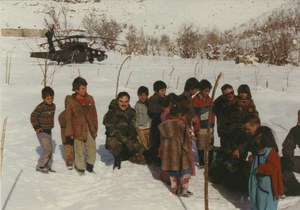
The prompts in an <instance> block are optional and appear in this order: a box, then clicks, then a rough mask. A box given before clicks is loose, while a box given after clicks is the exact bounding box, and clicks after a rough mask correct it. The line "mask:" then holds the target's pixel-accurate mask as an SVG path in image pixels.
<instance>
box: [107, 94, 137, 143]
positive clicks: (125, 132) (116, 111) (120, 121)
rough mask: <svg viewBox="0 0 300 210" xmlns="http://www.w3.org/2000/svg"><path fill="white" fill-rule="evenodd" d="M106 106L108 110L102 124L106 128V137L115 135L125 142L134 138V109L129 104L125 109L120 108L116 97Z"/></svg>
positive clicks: (135, 134)
mask: <svg viewBox="0 0 300 210" xmlns="http://www.w3.org/2000/svg"><path fill="white" fill-rule="evenodd" d="M108 108H109V110H108V112H107V113H106V114H105V115H104V117H103V125H104V126H105V128H106V132H105V135H106V136H107V137H116V138H117V139H118V140H119V141H121V142H123V143H125V144H127V143H128V141H129V140H131V139H136V138H137V133H136V130H135V124H136V112H135V110H134V109H133V108H131V106H130V105H129V107H128V108H127V109H126V110H125V111H123V110H121V109H120V108H119V105H118V104H117V100H116V99H114V100H112V101H111V102H110V104H109V107H108Z"/></svg>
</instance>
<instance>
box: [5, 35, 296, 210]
mask: <svg viewBox="0 0 300 210" xmlns="http://www.w3.org/2000/svg"><path fill="white" fill-rule="evenodd" d="M0 41H1V126H2V123H3V120H4V118H5V117H6V116H8V124H7V130H6V139H5V147H4V160H3V174H2V185H1V200H2V208H3V209H7V210H9V209H78V210H79V209H185V208H186V209H204V201H203V192H204V190H203V186H204V185H203V181H204V180H203V179H204V176H203V172H204V171H203V170H197V172H196V173H197V176H196V177H193V178H192V179H191V182H190V190H191V191H192V192H194V196H193V197H190V198H178V197H175V196H173V195H172V194H171V193H170V191H169V188H168V186H166V185H164V183H162V182H161V181H160V180H159V169H158V168H156V167H154V166H153V165H150V166H140V165H134V164H131V163H129V162H128V161H126V162H123V164H122V169H121V170H115V171H113V170H112V164H113V157H112V155H110V154H109V153H108V151H107V150H106V149H105V148H104V144H105V135H104V131H105V129H104V126H102V125H101V121H102V117H103V115H104V114H105V112H106V111H107V108H108V104H109V103H110V101H111V100H112V99H113V98H114V94H115V84H116V76H117V72H118V69H119V67H120V65H121V63H122V62H123V60H124V59H125V57H121V56H120V55H119V54H117V53H113V52H111V53H108V56H109V58H108V59H107V60H105V61H104V62H101V63H94V64H89V63H85V64H72V65H65V66H63V67H62V68H61V69H60V70H58V72H56V74H55V77H54V80H53V85H52V87H53V89H54V90H55V101H54V102H55V104H56V105H57V110H56V115H55V119H56V121H55V127H54V129H53V145H54V151H53V153H54V154H53V158H54V163H53V168H55V169H56V170H57V173H56V174H48V175H45V174H41V173H38V172H36V171H35V165H36V162H37V159H38V157H39V153H40V151H41V148H40V146H39V144H38V142H37V139H36V136H35V132H34V131H33V129H32V127H31V124H30V121H29V118H30V113H31V112H32V111H33V109H34V108H35V106H36V105H37V104H38V103H40V102H41V97H40V91H41V89H42V86H41V85H40V84H41V81H42V73H41V70H40V67H39V65H38V63H37V61H36V59H34V58H29V53H28V52H29V49H28V46H27V45H26V44H29V46H31V45H35V40H34V39H18V38H3V37H2V38H1V39H0ZM13 47H15V49H14V51H13V52H12V64H11V77H10V84H5V82H4V81H5V69H4V67H5V62H6V55H7V54H8V53H9V51H11V50H12V49H13ZM16 49H18V50H16ZM197 62H200V66H202V72H201V71H200V73H199V78H200V79H202V78H206V79H208V80H210V81H211V82H212V83H213V82H214V78H215V76H216V75H218V73H219V72H223V74H224V76H223V77H222V79H221V82H220V87H221V86H222V85H223V84H225V83H230V84H232V85H233V87H234V88H235V90H236V89H237V87H238V86H239V85H240V84H243V83H246V84H248V85H249V86H250V87H251V91H252V95H253V98H254V101H255V103H256V105H257V109H258V111H259V113H260V117H261V119H262V122H263V124H264V125H268V126H270V127H271V128H272V129H273V130H274V131H275V132H276V134H277V141H278V145H279V147H280V148H281V143H282V141H283V140H284V138H285V136H286V135H287V132H288V130H289V129H290V128H291V127H292V126H294V125H295V123H296V112H297V110H298V109H299V108H300V107H299V103H300V97H299V94H298V93H299V91H300V87H299V85H298V84H299V77H300V69H299V68H296V67H294V68H293V69H292V66H286V67H274V66H267V65H261V66H260V67H251V66H247V67H246V66H239V65H235V64H234V63H233V62H225V61H223V62H208V61H206V60H204V61H203V63H202V61H197V60H191V59H189V60H187V59H179V58H172V57H151V56H149V57H142V56H138V57H133V58H132V59H131V60H130V61H128V62H126V63H125V64H124V66H123V70H122V72H121V78H120V88H119V90H120V91H123V90H124V91H128V92H129V93H130V95H131V96H132V99H131V105H132V106H133V105H134V104H135V102H136V101H137V95H136V90H137V88H138V87H139V86H140V85H145V86H147V87H148V88H149V89H150V90H151V89H152V88H151V87H152V84H153V82H154V81H156V80H159V79H163V80H164V81H165V82H166V83H167V84H168V82H169V73H170V72H171V71H172V68H173V67H175V70H174V73H173V75H172V78H171V81H170V88H169V89H168V90H167V92H168V93H170V92H175V93H177V94H179V93H181V92H182V91H183V87H184V83H185V81H186V79H188V78H189V77H192V76H194V69H195V65H196V63H197ZM53 69H54V63H53V64H51V65H50V69H49V70H50V71H53ZM291 69H292V70H291ZM290 70H291V72H290V74H289V78H288V80H287V74H288V72H289V71H290ZM79 72H80V75H81V76H82V77H84V78H85V79H86V80H87V81H88V83H89V84H88V92H89V93H90V94H91V95H93V96H94V98H95V102H96V107H97V111H98V118H99V123H100V129H99V131H98V137H97V139H96V142H97V143H96V144H97V160H96V164H95V172H96V175H91V174H87V175H86V176H84V177H79V176H78V174H77V172H75V171H71V172H70V171H68V170H67V168H66V167H65V162H64V155H63V147H62V144H61V140H60V129H59V124H58V121H57V117H58V114H59V113H60V112H61V111H62V110H63V109H64V105H63V101H64V97H65V96H66V95H67V94H70V93H71V92H72V91H71V83H72V81H73V79H74V78H75V77H77V76H78V75H79ZM98 72H99V75H98ZM130 72H132V76H131V78H130V81H129V84H128V87H127V88H125V84H126V81H127V78H128V76H129V74H130ZM255 72H257V73H258V75H259V78H260V79H259V80H257V82H258V86H257V85H256V79H255V76H254V75H255ZM163 76H164V77H163ZM178 77H179V85H178V89H176V83H177V79H178ZM266 81H268V83H269V88H266V87H265V84H266ZM287 81H288V83H289V87H287ZM220 87H219V88H218V91H217V95H219V94H220ZM283 89H284V91H283ZM151 94H152V91H151ZM215 136H217V135H216V133H215ZM218 144H219V140H218V139H216V145H218ZM194 146H195V145H194ZM297 154H300V150H297ZM194 155H195V157H196V159H197V154H196V150H194ZM298 178H300V176H299V174H298ZM209 193H210V209H218V210H220V209H226V210H228V209H236V208H239V209H249V200H248V199H247V195H246V194H240V193H236V192H230V191H228V190H225V189H223V188H222V187H220V186H216V185H212V184H210V185H209ZM299 201H300V198H299V197H295V198H293V197H288V198H285V199H284V200H281V201H280V202H279V209H293V206H295V205H296V204H297V203H298V202H299ZM295 208H296V207H295ZM295 208H294V209H295Z"/></svg>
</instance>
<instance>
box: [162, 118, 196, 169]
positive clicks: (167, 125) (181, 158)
mask: <svg viewBox="0 0 300 210" xmlns="http://www.w3.org/2000/svg"><path fill="white" fill-rule="evenodd" d="M158 129H159V130H160V133H161V141H162V145H163V154H162V159H163V161H162V166H161V167H162V170H170V171H178V170H179V171H182V170H186V169H189V168H191V167H192V156H191V153H190V145H189V141H190V134H189V132H188V130H187V125H186V123H185V122H184V121H183V120H179V119H168V120H166V121H165V122H163V123H161V124H160V125H159V126H158Z"/></svg>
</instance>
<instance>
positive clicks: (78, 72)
mask: <svg viewBox="0 0 300 210" xmlns="http://www.w3.org/2000/svg"><path fill="white" fill-rule="evenodd" d="M78 74H79V77H81V74H80V70H79V68H78Z"/></svg>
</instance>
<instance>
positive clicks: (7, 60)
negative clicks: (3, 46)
mask: <svg viewBox="0 0 300 210" xmlns="http://www.w3.org/2000/svg"><path fill="white" fill-rule="evenodd" d="M7 70H8V55H7V56H6V74H5V83H6V84H8V83H7V78H8V77H7V73H8V71H7Z"/></svg>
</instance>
